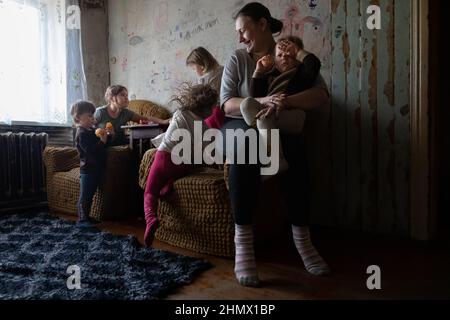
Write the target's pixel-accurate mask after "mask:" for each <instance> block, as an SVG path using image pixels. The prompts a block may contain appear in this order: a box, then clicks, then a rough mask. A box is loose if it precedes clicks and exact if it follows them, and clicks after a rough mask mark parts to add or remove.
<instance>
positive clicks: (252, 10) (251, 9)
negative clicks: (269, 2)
mask: <svg viewBox="0 0 450 320" xmlns="http://www.w3.org/2000/svg"><path fill="white" fill-rule="evenodd" d="M239 16H246V17H250V18H251V19H252V20H253V21H254V22H255V23H257V22H259V20H261V19H262V18H265V19H266V20H267V23H268V25H269V29H270V31H271V32H272V33H279V32H281V31H282V30H283V22H282V21H280V20H277V19H275V18H272V15H271V14H270V11H269V9H267V7H266V6H264V5H262V4H261V3H259V2H250V3H248V4H246V5H245V6H244V7H243V8H242V9H241V10H239V12H238V13H237V14H236V15H235V16H234V20H236V19H237V18H238V17H239Z"/></svg>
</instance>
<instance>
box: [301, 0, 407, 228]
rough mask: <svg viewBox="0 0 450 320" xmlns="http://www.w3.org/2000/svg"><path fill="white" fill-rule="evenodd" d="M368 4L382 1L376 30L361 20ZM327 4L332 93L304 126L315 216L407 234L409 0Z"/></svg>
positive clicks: (330, 221) (352, 0)
mask: <svg viewBox="0 0 450 320" xmlns="http://www.w3.org/2000/svg"><path fill="white" fill-rule="evenodd" d="M370 4H377V5H379V6H380V7H381V12H382V14H381V16H382V29H381V30H374V31H371V30H369V29H367V28H366V21H367V14H366V9H367V7H368V6H369V5H370ZM331 6H332V14H331V30H332V35H331V41H332V57H331V93H332V101H331V105H330V108H323V109H321V110H318V111H316V112H313V113H312V114H311V115H310V117H309V118H308V129H307V130H308V135H307V136H308V141H309V146H310V150H311V152H310V157H311V159H310V160H311V161H310V163H311V165H312V168H313V175H314V192H313V195H314V205H313V207H314V219H315V221H316V222H317V223H321V224H327V225H331V226H333V225H337V226H345V227H351V228H354V229H359V230H365V231H369V232H380V233H388V234H398V235H405V236H408V235H409V229H410V206H409V202H410V194H409V186H410V179H409V170H410V166H409V163H410V112H409V111H410V67H409V63H410V61H409V59H410V58H409V57H410V28H409V26H410V11H411V9H410V2H409V1H403V0H379V1H372V0H357V1H355V0H332V1H331ZM324 199H329V201H324Z"/></svg>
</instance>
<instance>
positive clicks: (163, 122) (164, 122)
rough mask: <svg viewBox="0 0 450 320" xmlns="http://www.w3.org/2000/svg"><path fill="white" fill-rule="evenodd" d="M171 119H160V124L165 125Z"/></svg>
mask: <svg viewBox="0 0 450 320" xmlns="http://www.w3.org/2000/svg"><path fill="white" fill-rule="evenodd" d="M171 119H172V118H169V119H165V120H162V121H161V124H162V125H167V126H168V125H169V124H170V120H171Z"/></svg>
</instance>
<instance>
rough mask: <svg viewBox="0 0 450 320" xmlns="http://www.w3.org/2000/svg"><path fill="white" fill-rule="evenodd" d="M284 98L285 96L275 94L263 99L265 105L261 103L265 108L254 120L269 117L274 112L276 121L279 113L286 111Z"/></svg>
mask: <svg viewBox="0 0 450 320" xmlns="http://www.w3.org/2000/svg"><path fill="white" fill-rule="evenodd" d="M286 98H287V96H286V95H285V94H276V95H272V96H269V97H265V98H263V99H266V101H265V103H262V102H261V103H262V104H263V106H265V108H264V109H262V110H261V111H260V112H259V113H258V114H257V115H256V119H260V118H266V117H270V116H271V115H272V114H273V113H274V112H275V117H276V118H277V119H278V117H279V115H280V112H281V111H283V110H286V109H287V108H286V106H287V105H286Z"/></svg>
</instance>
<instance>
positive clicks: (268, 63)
mask: <svg viewBox="0 0 450 320" xmlns="http://www.w3.org/2000/svg"><path fill="white" fill-rule="evenodd" d="M274 63H275V61H274V59H273V57H272V56H271V55H270V54H268V55H266V56H264V57H262V58H261V59H259V60H258V62H257V63H256V70H255V72H256V73H266V72H267V71H270V69H272V67H273V65H274Z"/></svg>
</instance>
